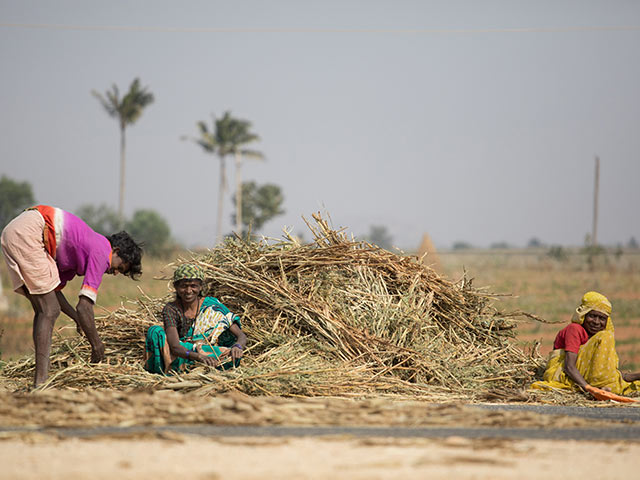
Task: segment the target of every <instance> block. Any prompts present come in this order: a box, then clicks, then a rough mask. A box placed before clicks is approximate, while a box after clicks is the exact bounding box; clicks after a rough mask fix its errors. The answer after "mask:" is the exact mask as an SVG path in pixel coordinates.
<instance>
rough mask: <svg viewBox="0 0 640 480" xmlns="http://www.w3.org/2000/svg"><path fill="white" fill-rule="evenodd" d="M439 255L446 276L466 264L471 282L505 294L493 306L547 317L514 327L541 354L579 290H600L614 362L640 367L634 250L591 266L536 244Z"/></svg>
mask: <svg viewBox="0 0 640 480" xmlns="http://www.w3.org/2000/svg"><path fill="white" fill-rule="evenodd" d="M439 257H440V262H441V264H442V266H443V269H444V270H445V272H446V274H447V275H448V276H449V277H450V278H453V279H455V278H459V277H461V276H462V275H463V273H464V271H465V270H466V273H467V276H468V277H469V278H472V279H473V282H474V285H475V286H476V287H487V288H488V289H489V291H492V292H495V293H504V294H507V296H505V297H503V299H502V300H501V301H500V303H499V304H498V306H499V308H503V309H505V310H516V309H519V310H524V311H526V312H530V313H533V314H535V315H536V316H538V317H541V318H543V319H544V320H545V321H547V322H550V324H544V323H540V322H535V321H526V322H522V323H521V325H520V327H519V329H518V336H517V338H518V341H519V343H520V344H521V345H522V346H524V347H527V346H531V345H533V344H534V342H536V341H538V342H540V351H541V353H543V354H546V353H548V352H549V351H550V350H551V348H552V344H553V339H554V338H555V335H556V333H557V332H558V330H560V328H562V327H563V326H564V325H566V323H567V322H569V321H570V319H571V315H572V313H573V311H574V310H575V308H576V306H577V305H578V303H579V302H580V298H581V297H582V295H583V293H584V292H586V291H589V290H596V291H599V292H601V293H603V294H604V295H606V296H607V297H608V298H609V300H611V302H612V304H613V315H612V319H613V321H614V325H615V329H616V345H617V350H618V354H619V356H620V368H621V369H622V370H633V371H636V370H640V275H639V274H640V252H638V251H627V252H623V253H622V255H619V256H616V255H615V254H612V253H609V254H606V255H603V256H600V257H599V258H596V259H595V261H594V265H593V269H591V268H590V267H589V263H588V259H587V257H586V256H585V255H583V254H580V253H578V252H577V251H573V252H572V251H570V250H569V251H568V255H567V258H566V259H565V260H556V259H553V258H550V257H549V256H548V255H547V250H537V249H523V250H465V251H456V252H440V254H439Z"/></svg>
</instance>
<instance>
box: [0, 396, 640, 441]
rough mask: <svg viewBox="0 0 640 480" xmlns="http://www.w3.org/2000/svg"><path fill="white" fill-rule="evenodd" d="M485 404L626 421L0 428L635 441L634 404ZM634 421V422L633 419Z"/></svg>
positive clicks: (639, 426) (85, 433)
mask: <svg viewBox="0 0 640 480" xmlns="http://www.w3.org/2000/svg"><path fill="white" fill-rule="evenodd" d="M475 407H476V408H482V409H488V410H525V411H533V412H536V413H541V414H552V415H570V416H578V417H582V418H597V419H600V420H602V419H611V420H616V421H627V422H630V423H629V425H616V426H612V427H610V428H582V427H581V428H557V429H549V428H487V427H481V428H469V427H420V428H407V427H280V426H263V427H255V426H215V425H168V426H161V427H98V428H43V429H35V430H34V429H28V428H11V427H2V426H0V432H2V431H4V432H11V431H21V432H26V431H39V432H55V433H58V434H59V435H61V436H64V437H77V438H91V437H95V436H103V435H115V436H119V437H120V436H129V435H136V434H142V433H158V432H174V433H182V434H188V435H202V436H207V437H225V436H227V437H230V436H231V437H306V436H314V437H317V436H341V437H344V436H350V437H392V438H444V437H451V436H459V437H465V438H512V439H524V438H530V439H554V440H562V439H575V440H635V441H640V408H634V407H608V408H601V407H564V406H552V405H497V404H496V405H477V406H475ZM636 422H637V423H636Z"/></svg>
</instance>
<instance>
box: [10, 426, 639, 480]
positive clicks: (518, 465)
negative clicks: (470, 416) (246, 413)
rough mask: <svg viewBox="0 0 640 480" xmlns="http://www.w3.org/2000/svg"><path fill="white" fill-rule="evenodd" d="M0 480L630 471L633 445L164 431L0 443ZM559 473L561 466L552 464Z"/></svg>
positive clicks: (602, 474) (608, 474)
mask: <svg viewBox="0 0 640 480" xmlns="http://www.w3.org/2000/svg"><path fill="white" fill-rule="evenodd" d="M0 465H2V467H1V470H0V478H2V479H13V480H23V479H24V480H27V479H29V480H30V479H51V480H57V479H65V480H76V479H78V480H80V479H87V478H91V479H95V480H99V479H113V478H118V479H122V480H127V479H132V480H133V479H136V480H138V479H141V478H153V479H158V480H162V479H174V478H189V479H196V480H216V479H222V478H234V477H237V478H243V479H245V480H249V479H265V478H278V479H326V478H330V476H338V475H339V476H340V477H341V478H349V479H387V478H391V477H393V478H402V477H403V476H405V475H406V476H409V475H411V477H407V478H429V479H448V480H449V479H503V478H504V479H507V478H509V479H511V478H518V479H539V478H598V479H609V478H611V479H613V478H635V475H636V474H637V472H638V468H639V467H640V443H622V442H611V443H606V442H601V443H593V442H580V441H549V440H535V441H534V440H518V441H512V440H496V439H492V440H477V439H474V440H470V439H464V438H460V437H449V438H446V439H442V440H434V439H386V438H365V439H363V438H308V437H307V438H231V439H204V438H200V437H195V436H183V435H175V434H171V435H165V437H164V438H156V439H149V438H146V439H145V438H134V439H107V438H101V439H97V440H80V439H69V440H54V439H52V438H51V437H48V436H45V435H42V434H32V435H31V436H28V437H25V436H22V438H19V439H12V440H10V439H5V440H4V441H2V442H0ZM561 470H564V471H561Z"/></svg>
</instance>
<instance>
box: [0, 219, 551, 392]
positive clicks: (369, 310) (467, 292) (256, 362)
mask: <svg viewBox="0 0 640 480" xmlns="http://www.w3.org/2000/svg"><path fill="white" fill-rule="evenodd" d="M313 218H314V221H315V222H314V224H310V223H308V226H309V228H310V230H311V232H312V234H313V236H314V241H313V242H311V243H308V244H299V243H298V242H297V241H296V240H295V239H293V238H290V237H288V238H286V239H285V240H284V241H281V242H278V243H275V244H274V243H270V242H267V241H260V242H253V241H245V240H242V239H238V238H235V239H229V240H227V241H226V242H225V243H224V244H223V245H221V246H219V247H217V248H215V249H212V250H209V251H207V252H206V253H203V254H199V255H194V256H193V258H189V259H180V260H178V261H177V262H176V263H181V262H185V261H190V262H196V263H198V264H199V265H200V266H201V267H202V268H203V270H204V271H205V274H206V282H205V283H206V285H205V288H206V291H207V293H208V294H210V295H213V296H216V297H217V298H219V299H220V300H221V301H222V302H223V303H225V304H226V305H227V306H228V307H229V308H230V309H231V310H232V311H234V312H236V313H238V314H240V315H241V317H242V322H243V328H244V330H245V331H246V333H247V336H248V338H249V345H248V348H247V350H246V352H245V357H244V359H243V362H242V365H241V367H240V368H238V369H234V370H230V371H226V372H220V371H217V370H214V369H211V368H208V367H198V368H195V369H193V370H192V371H191V372H189V373H187V374H183V375H176V376H171V377H163V376H159V375H153V374H149V373H147V372H145V371H144V370H143V368H142V358H143V349H144V334H145V330H146V329H147V328H148V327H149V326H150V325H153V324H157V323H158V322H159V320H158V313H159V312H160V310H161V308H162V305H163V304H164V302H166V301H167V299H168V298H170V294H168V296H167V297H166V298H148V297H141V298H139V299H138V300H137V301H136V307H135V308H125V307H123V308H121V309H119V310H118V311H116V312H114V313H113V314H111V315H109V316H108V317H105V318H100V319H98V320H97V323H98V329H99V331H100V333H101V335H102V337H103V340H104V342H105V344H106V346H107V351H106V354H107V363H103V364H100V365H91V366H90V365H88V364H86V359H88V358H89V346H88V345H87V343H86V341H82V340H81V339H78V338H74V339H68V338H66V339H65V338H58V339H56V340H55V342H54V346H53V351H52V371H51V374H50V379H49V382H48V386H49V387H51V386H53V387H69V388H74V389H85V388H113V389H131V388H145V389H148V388H152V389H155V388H173V389H176V390H178V389H179V390H183V391H192V390H197V392H198V393H199V394H201V395H209V394H215V393H219V392H222V391H228V390H239V391H242V392H244V393H247V394H251V395H284V396H366V395H380V394H399V395H403V396H413V397H416V396H417V397H424V396H430V397H431V398H433V397H435V396H439V397H440V398H441V397H443V396H444V397H446V398H467V399H468V398H474V397H476V396H479V395H480V396H481V395H483V394H484V393H486V392H487V391H489V390H491V389H495V388H501V389H511V390H514V389H519V388H521V387H523V386H524V385H526V384H527V383H528V382H530V381H531V378H532V376H533V374H534V371H535V370H536V368H538V367H539V365H540V362H541V359H540V358H539V357H538V356H537V355H533V354H532V355H527V354H525V353H524V352H523V351H522V350H521V349H519V348H518V347H516V345H515V343H514V342H513V340H512V338H513V336H514V327H515V325H516V323H515V320H514V319H515V317H516V316H517V315H519V313H518V312H515V313H510V314H506V313H503V312H500V311H499V310H497V309H496V308H495V307H494V305H493V302H494V300H495V297H496V296H495V295H493V294H491V293H488V292H486V291H485V290H483V289H476V288H474V287H473V286H472V284H471V282H470V281H469V280H468V279H466V278H463V279H461V280H460V281H457V282H452V281H450V280H447V279H446V278H444V277H441V276H439V275H438V274H437V273H436V272H435V271H434V270H432V269H431V268H429V267H427V266H425V265H423V264H422V263H421V262H420V261H419V260H418V258H416V257H408V256H400V255H397V254H394V253H391V252H388V251H386V250H383V249H380V248H378V247H376V246H374V245H370V244H368V243H366V242H358V241H354V240H350V239H349V238H348V237H347V236H346V235H345V234H344V233H343V232H342V231H336V230H333V229H331V228H330V227H329V225H328V224H327V222H326V221H325V220H323V219H322V218H321V217H320V216H319V215H314V216H313ZM33 369H34V361H33V358H32V357H29V358H25V359H23V360H22V361H18V362H12V363H10V364H8V365H7V366H6V367H5V368H4V370H3V372H2V374H3V376H4V377H7V378H10V379H12V381H14V382H16V383H17V384H20V385H28V383H30V382H31V379H32V378H33Z"/></svg>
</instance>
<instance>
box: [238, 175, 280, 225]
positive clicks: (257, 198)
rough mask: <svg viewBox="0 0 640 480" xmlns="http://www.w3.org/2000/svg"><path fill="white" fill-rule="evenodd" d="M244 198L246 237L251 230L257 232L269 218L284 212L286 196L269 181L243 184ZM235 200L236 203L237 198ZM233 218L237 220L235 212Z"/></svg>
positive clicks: (243, 211) (243, 217) (243, 214)
mask: <svg viewBox="0 0 640 480" xmlns="http://www.w3.org/2000/svg"><path fill="white" fill-rule="evenodd" d="M242 199H243V200H242V225H243V228H242V236H243V237H246V236H247V235H248V232H249V231H251V232H252V233H256V232H257V231H258V230H260V229H261V228H262V227H263V226H264V224H265V223H267V222H268V221H269V220H271V219H272V218H274V217H276V216H278V215H282V214H283V213H284V210H283V209H282V203H283V202H284V197H283V195H282V191H281V190H280V187H279V186H277V185H273V184H271V183H267V184H265V185H261V186H258V185H256V183H255V182H245V183H243V184H242ZM233 201H234V203H235V201H236V200H235V198H234V200H233ZM231 218H232V220H233V221H237V217H236V215H235V214H234V215H232V216H231Z"/></svg>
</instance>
